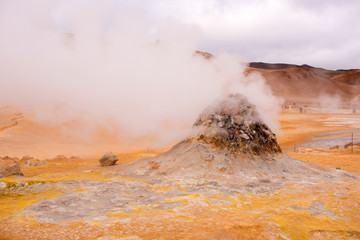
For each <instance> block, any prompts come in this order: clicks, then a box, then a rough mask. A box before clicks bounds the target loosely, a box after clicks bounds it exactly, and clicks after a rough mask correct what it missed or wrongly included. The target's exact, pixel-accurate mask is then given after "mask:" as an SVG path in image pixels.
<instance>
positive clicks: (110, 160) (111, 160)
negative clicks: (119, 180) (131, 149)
mask: <svg viewBox="0 0 360 240" xmlns="http://www.w3.org/2000/svg"><path fill="white" fill-rule="evenodd" d="M118 160H119V158H118V157H117V156H115V155H114V154H113V153H112V152H107V153H106V154H105V155H104V156H102V157H101V158H100V160H99V162H100V164H101V166H112V165H115V163H116V162H117V161H118Z"/></svg>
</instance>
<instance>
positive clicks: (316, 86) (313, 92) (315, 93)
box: [196, 51, 360, 102]
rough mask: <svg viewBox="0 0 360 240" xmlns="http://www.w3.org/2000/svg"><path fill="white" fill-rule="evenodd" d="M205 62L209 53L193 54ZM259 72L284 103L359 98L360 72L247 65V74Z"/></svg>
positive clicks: (209, 55)
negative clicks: (321, 97) (324, 98)
mask: <svg viewBox="0 0 360 240" xmlns="http://www.w3.org/2000/svg"><path fill="white" fill-rule="evenodd" d="M196 54H200V55H202V56H204V57H205V58H206V59H210V58H212V57H214V56H213V55H212V54H210V53H206V52H200V51H196ZM251 73H259V74H261V75H262V76H263V77H264V78H265V80H266V83H267V84H268V85H269V86H270V88H271V90H272V92H273V93H274V94H275V95H277V96H280V97H282V98H284V99H285V100H286V101H299V102H314V101H317V99H318V98H319V97H320V96H323V95H327V96H329V95H330V96H335V95H336V96H338V97H340V98H342V99H343V100H351V99H354V98H355V97H359V98H360V70H359V69H348V70H346V69H339V70H327V69H323V68H317V67H312V66H309V65H307V64H303V65H296V64H288V63H264V62H250V63H249V65H248V68H247V70H246V74H251Z"/></svg>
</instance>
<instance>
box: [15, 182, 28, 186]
mask: <svg viewBox="0 0 360 240" xmlns="http://www.w3.org/2000/svg"><path fill="white" fill-rule="evenodd" d="M27 185H28V183H27V182H20V183H18V184H16V186H17V187H26V186H27Z"/></svg>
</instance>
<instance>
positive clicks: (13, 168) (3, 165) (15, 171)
mask: <svg viewBox="0 0 360 240" xmlns="http://www.w3.org/2000/svg"><path fill="white" fill-rule="evenodd" d="M11 175H19V176H23V173H22V172H21V170H20V164H19V163H18V162H17V161H15V160H14V159H12V158H10V157H3V158H0V178H1V177H7V176H11Z"/></svg>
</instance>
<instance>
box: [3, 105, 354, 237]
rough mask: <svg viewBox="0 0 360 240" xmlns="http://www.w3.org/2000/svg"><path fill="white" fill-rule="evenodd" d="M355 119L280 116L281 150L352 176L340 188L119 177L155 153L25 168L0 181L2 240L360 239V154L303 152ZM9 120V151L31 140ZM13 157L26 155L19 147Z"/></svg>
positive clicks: (334, 182) (326, 183) (302, 181)
mask: <svg viewBox="0 0 360 240" xmlns="http://www.w3.org/2000/svg"><path fill="white" fill-rule="evenodd" d="M7 116H9V117H10V116H11V117H12V118H13V114H12V113H11V114H10V113H9V114H8V115H7ZM359 117H360V114H352V113H347V112H345V113H343V112H341V113H326V112H322V111H315V110H314V111H310V110H309V111H307V112H306V113H305V114H299V113H298V111H297V109H295V108H294V109H284V110H283V111H282V113H281V114H280V115H279V121H280V125H281V129H279V130H277V137H278V142H279V144H280V146H281V147H282V149H283V151H285V152H286V153H287V154H289V155H290V156H291V157H293V158H296V159H299V160H302V161H306V162H310V163H314V164H318V165H320V166H325V167H329V168H330V169H332V170H334V171H342V170H345V171H347V174H348V175H347V176H344V177H343V178H336V179H321V178H316V177H312V178H309V177H307V176H303V177H299V178H298V179H291V180H285V181H284V180H281V179H276V178H273V177H269V176H266V175H259V176H258V177H253V178H251V179H247V180H246V181H244V182H236V183H234V182H231V181H226V180H224V179H222V180H213V179H206V178H203V179H197V180H191V179H186V178H178V179H176V180H174V179H166V178H153V179H145V178H136V177H130V176H121V175H119V174H117V173H118V171H119V170H118V169H119V168H121V165H122V164H125V163H129V162H133V161H135V160H137V159H139V158H142V157H149V156H156V155H158V154H159V152H152V151H142V152H136V153H124V154H118V157H119V161H118V163H117V165H116V166H114V167H101V166H100V164H99V163H98V158H86V157H83V158H76V157H74V158H66V159H49V160H47V161H46V163H45V164H42V165H37V166H31V165H29V166H25V165H26V162H21V169H22V172H23V173H24V177H18V176H13V177H7V178H2V179H0V189H1V190H0V191H1V195H0V239H103V240H105V239H360V181H359V178H358V177H359V174H360V149H359V148H358V147H354V149H344V148H343V147H341V146H340V147H339V148H338V149H336V148H335V149H332V150H330V149H326V148H321V149H316V148H315V147H312V146H309V147H308V146H307V145H306V144H307V143H308V142H309V139H310V137H313V138H314V139H315V136H319V135H321V134H328V133H332V132H341V133H342V134H338V135H336V137H338V136H339V138H344V136H346V134H348V133H349V131H350V132H351V131H352V129H356V128H359V127H358V125H357V122H356V121H357V120H356V119H359ZM345 118H346V119H348V121H344V119H345ZM4 119H5V117H4ZM9 119H10V120H6V119H5V120H4V121H3V122H1V124H3V125H4V126H10V127H7V128H6V129H4V130H2V132H0V134H1V135H0V137H1V138H0V141H2V142H1V144H2V146H1V148H2V149H6V147H11V144H13V143H12V140H11V139H10V140H9V138H11V137H12V139H16V134H21V135H22V136H29V135H30V133H28V132H26V131H25V130H26V127H25V126H24V125H25V124H24V125H22V121H21V120H19V121H18V124H17V125H14V124H15V123H14V122H13V121H11V118H9ZM349 119H354V121H350V120H349ZM23 121H25V120H23ZM330 122H331V123H330ZM335 123H337V124H335ZM26 124H28V123H26ZM11 125H14V126H11ZM334 125H336V126H334ZM17 131H20V133H17ZM44 131H45V130H44ZM354 131H355V130H354ZM44 135H45V133H44ZM343 135H344V136H343ZM326 138H327V136H325V137H323V138H322V140H324V139H326ZM35 139H36V138H35ZM33 144H35V143H33ZM36 144H37V146H42V147H44V146H45V145H46V143H42V142H39V141H38V142H37V143H36ZM41 144H42V145H41ZM302 144H303V145H302ZM304 144H305V145H304ZM39 148H40V147H39ZM15 150H16V149H15ZM15 150H12V151H14V155H16V154H20V152H21V146H20V147H19V152H15ZM113 151H115V150H113ZM57 153H63V154H64V152H61V150H59V151H58V152H57ZM27 154H29V155H34V156H35V155H36V151H35V150H34V152H30V151H29V152H28V153H27ZM99 157H100V156H99ZM154 168H156V166H154ZM336 168H340V170H337V169H336Z"/></svg>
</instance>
